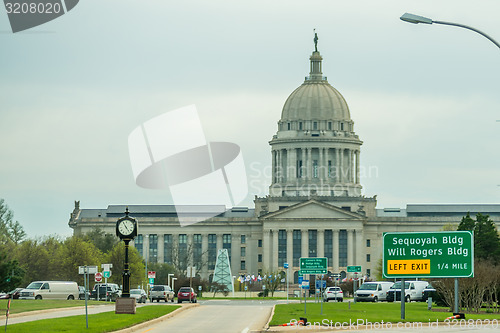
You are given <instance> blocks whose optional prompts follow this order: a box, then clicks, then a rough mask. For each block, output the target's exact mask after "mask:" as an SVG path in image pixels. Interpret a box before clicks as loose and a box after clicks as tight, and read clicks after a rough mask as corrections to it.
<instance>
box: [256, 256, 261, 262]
mask: <svg viewBox="0 0 500 333" xmlns="http://www.w3.org/2000/svg"><path fill="white" fill-rule="evenodd" d="M257 261H258V262H262V254H259V255H258V256H257Z"/></svg>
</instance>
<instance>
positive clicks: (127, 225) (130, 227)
mask: <svg viewBox="0 0 500 333" xmlns="http://www.w3.org/2000/svg"><path fill="white" fill-rule="evenodd" d="M118 231H119V232H120V234H122V235H123V236H129V235H131V234H132V233H133V232H134V222H132V221H130V220H123V221H121V222H120V224H118Z"/></svg>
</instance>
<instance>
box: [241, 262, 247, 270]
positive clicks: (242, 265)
mask: <svg viewBox="0 0 500 333" xmlns="http://www.w3.org/2000/svg"><path fill="white" fill-rule="evenodd" d="M240 269H241V270H242V271H244V270H246V269H247V268H246V263H245V260H242V261H241V263H240Z"/></svg>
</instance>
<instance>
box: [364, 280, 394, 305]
mask: <svg viewBox="0 0 500 333" xmlns="http://www.w3.org/2000/svg"><path fill="white" fill-rule="evenodd" d="M393 284H394V283H393V282H365V283H363V284H362V285H361V286H360V287H359V289H358V290H356V292H355V293H354V300H355V301H356V302H363V301H366V302H378V301H385V299H386V297H387V291H388V290H389V288H391V287H392V285H393Z"/></svg>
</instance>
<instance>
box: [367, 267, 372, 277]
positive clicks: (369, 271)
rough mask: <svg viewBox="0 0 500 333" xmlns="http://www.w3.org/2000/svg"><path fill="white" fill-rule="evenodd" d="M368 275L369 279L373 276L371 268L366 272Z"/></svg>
mask: <svg viewBox="0 0 500 333" xmlns="http://www.w3.org/2000/svg"><path fill="white" fill-rule="evenodd" d="M366 275H368V277H370V275H371V269H369V268H368V269H367V270H366Z"/></svg>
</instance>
